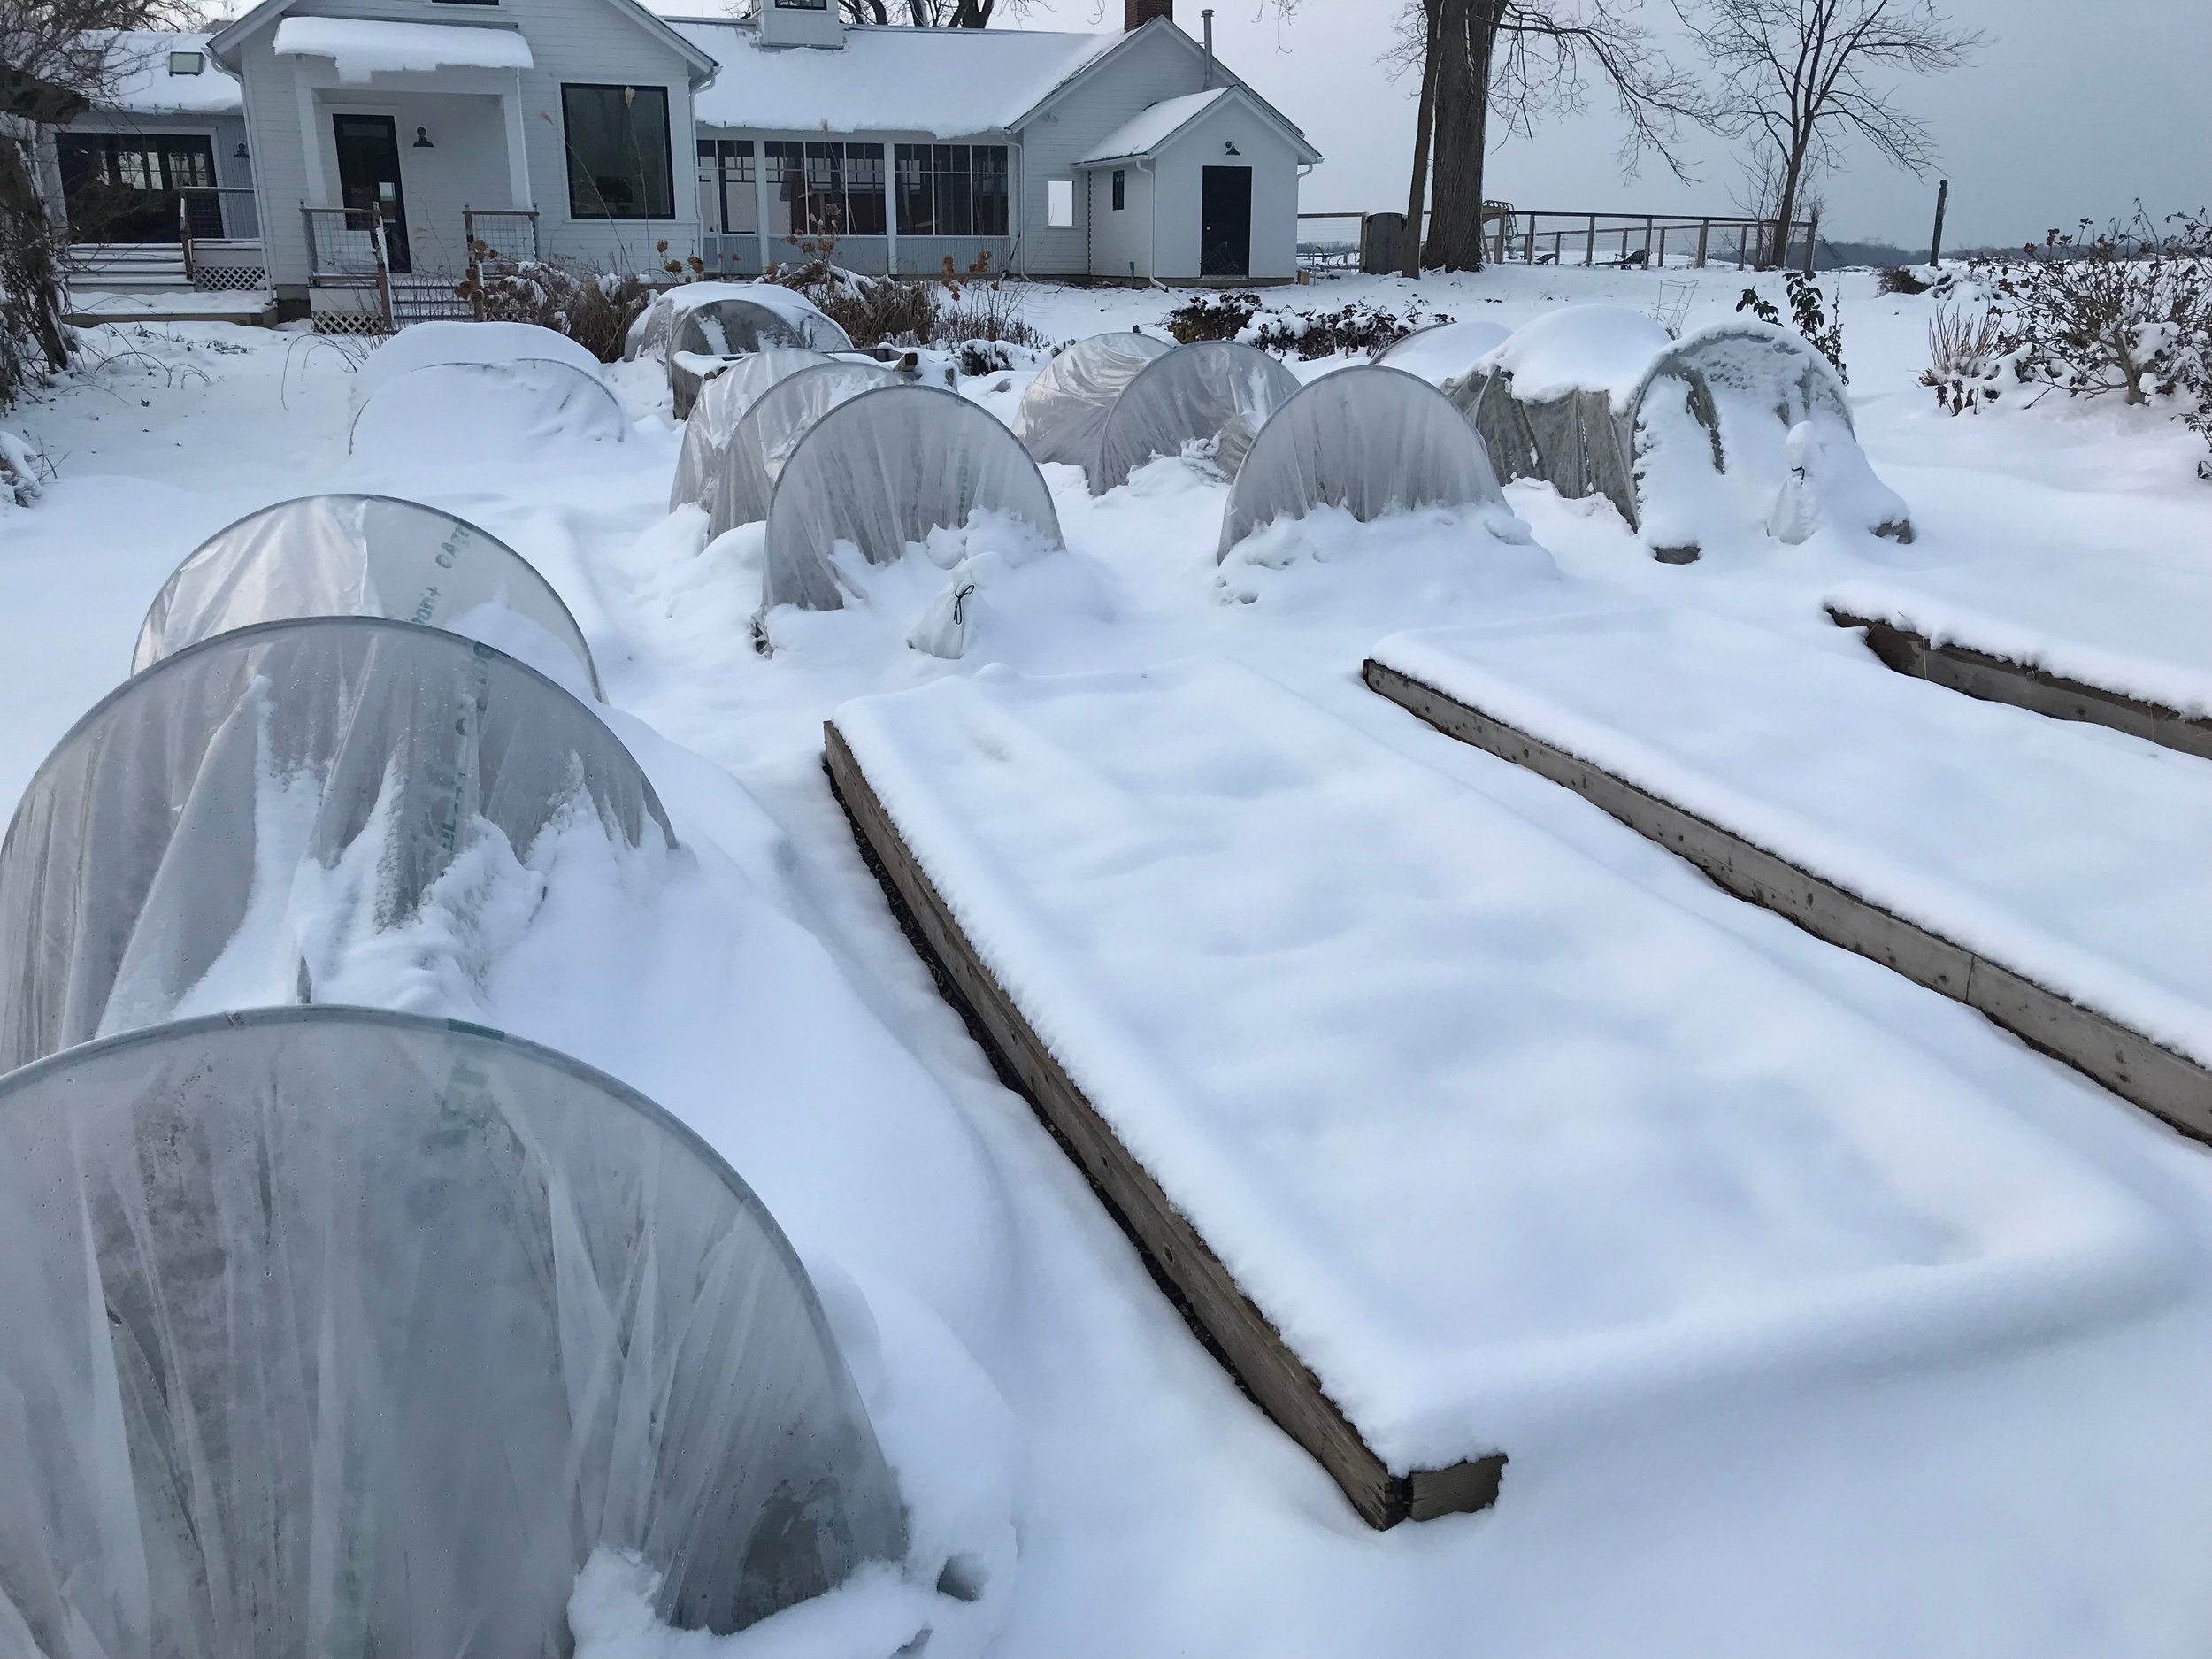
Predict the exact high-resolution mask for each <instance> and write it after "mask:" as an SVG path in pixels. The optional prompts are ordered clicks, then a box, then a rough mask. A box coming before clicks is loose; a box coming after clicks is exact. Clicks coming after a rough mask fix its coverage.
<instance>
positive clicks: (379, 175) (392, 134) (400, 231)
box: [330, 115, 415, 276]
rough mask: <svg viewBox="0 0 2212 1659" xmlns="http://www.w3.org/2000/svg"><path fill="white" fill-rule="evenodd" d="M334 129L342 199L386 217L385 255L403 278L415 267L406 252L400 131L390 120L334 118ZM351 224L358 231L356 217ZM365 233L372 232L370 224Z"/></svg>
mask: <svg viewBox="0 0 2212 1659" xmlns="http://www.w3.org/2000/svg"><path fill="white" fill-rule="evenodd" d="M330 125H331V133H332V135H333V137H334V138H335V139H336V140H337V144H338V199H339V201H340V203H341V204H342V205H344V206H346V207H350V208H357V209H360V210H362V211H364V212H375V213H379V214H381V215H382V216H383V219H384V251H385V254H386V256H387V257H388V258H389V259H390V261H391V265H392V269H393V271H394V272H395V273H398V274H400V275H403V276H404V275H405V274H407V273H409V272H411V271H412V270H413V269H414V268H415V262H414V260H413V258H412V257H411V256H410V255H409V253H408V249H407V198H406V197H405V196H403V195H402V194H401V192H400V184H399V129H398V127H396V126H395V125H394V124H393V121H392V118H391V117H390V116H388V115H334V116H332V117H331V118H330ZM346 224H347V227H348V228H349V229H350V228H352V227H353V225H354V217H353V215H352V214H350V213H349V214H348V215H347V216H346ZM361 228H362V229H364V230H366V229H367V228H368V222H367V220H366V219H363V220H362V221H361Z"/></svg>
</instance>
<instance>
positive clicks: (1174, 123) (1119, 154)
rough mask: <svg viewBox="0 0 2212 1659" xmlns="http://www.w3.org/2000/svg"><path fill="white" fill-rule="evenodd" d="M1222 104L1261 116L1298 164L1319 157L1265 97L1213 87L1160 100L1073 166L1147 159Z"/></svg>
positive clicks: (1167, 146) (1101, 164) (1304, 136)
mask: <svg viewBox="0 0 2212 1659" xmlns="http://www.w3.org/2000/svg"><path fill="white" fill-rule="evenodd" d="M1224 103H1234V104H1239V105H1240V106H1242V107H1243V108H1245V109H1248V110H1249V111H1251V112H1252V113H1253V114H1255V115H1256V116H1258V117H1260V119H1263V120H1266V121H1270V122H1271V123H1273V124H1274V125H1275V126H1276V127H1278V128H1279V129H1280V131H1281V133H1282V135H1283V137H1284V138H1285V139H1286V141H1287V142H1289V143H1290V145H1291V147H1292V148H1293V149H1294V150H1296V151H1297V152H1298V159H1299V160H1300V162H1301V163H1302V164H1304V165H1312V164H1313V163H1315V162H1317V161H1319V160H1320V159H1321V152H1320V151H1319V150H1316V149H1315V148H1314V147H1313V146H1312V145H1311V144H1310V143H1308V142H1306V135H1305V134H1303V133H1302V132H1300V131H1299V130H1298V129H1297V128H1296V127H1293V126H1292V125H1291V124H1290V123H1289V122H1288V121H1286V120H1285V119H1283V116H1282V112H1281V111H1279V110H1277V109H1276V108H1275V107H1274V106H1273V105H1272V104H1269V103H1268V102H1267V100H1266V99H1264V98H1262V97H1260V96H1256V94H1253V93H1250V92H1248V91H1246V90H1245V89H1244V88H1242V87H1216V88H1214V89H1213V90H1212V91H1210V92H1192V93H1187V94H1185V95H1184V96H1181V97H1179V98H1164V99H1162V100H1161V101H1160V102H1159V103H1157V104H1153V105H1152V106H1151V107H1150V108H1149V109H1148V110H1146V111H1144V113H1143V114H1141V115H1140V116H1138V117H1137V118H1136V119H1134V120H1133V121H1131V122H1130V123H1129V124H1128V125H1127V126H1125V127H1122V128H1121V129H1120V130H1119V131H1118V132H1115V133H1113V134H1110V135H1108V136H1107V137H1106V138H1105V139H1104V140H1103V141H1102V142H1100V144H1099V146H1098V148H1097V149H1095V150H1092V151H1091V152H1090V154H1088V155H1087V156H1083V157H1079V158H1078V160H1077V161H1076V164H1075V165H1077V166H1079V167H1102V166H1105V165H1110V163H1113V162H1117V161H1119V162H1130V161H1148V160H1150V159H1151V158H1152V157H1155V156H1156V155H1158V154H1159V153H1160V152H1161V151H1162V150H1166V149H1167V148H1169V147H1170V146H1171V145H1172V144H1173V143H1174V142H1176V140H1177V139H1178V138H1179V137H1180V136H1181V135H1182V134H1183V133H1184V132H1185V131H1187V129H1188V128H1190V127H1193V126H1194V125H1195V124H1196V123H1197V122H1198V121H1200V120H1202V119H1204V118H1205V117H1206V116H1208V115H1209V114H1210V113H1212V112H1213V111H1215V110H1216V109H1217V108H1219V107H1220V106H1221V105H1222V104H1224Z"/></svg>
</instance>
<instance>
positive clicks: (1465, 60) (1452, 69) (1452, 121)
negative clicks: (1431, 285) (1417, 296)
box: [1421, 0, 1497, 271]
mask: <svg viewBox="0 0 2212 1659" xmlns="http://www.w3.org/2000/svg"><path fill="white" fill-rule="evenodd" d="M1439 12H1440V18H1439V24H1438V28H1437V38H1436V46H1435V50H1434V52H1433V54H1432V55H1433V57H1434V58H1435V61H1436V114H1435V121H1436V180H1435V188H1434V196H1433V201H1432V206H1431V208H1430V218H1429V238H1428V243H1427V245H1426V246H1425V248H1424V249H1423V250H1422V253H1421V263H1422V264H1423V265H1425V266H1426V267H1428V268H1429V269H1431V270H1436V269H1442V270H1446V271H1474V270H1479V269H1480V268H1481V265H1482V163H1483V150H1484V146H1485V143H1486V138H1487V131H1486V129H1487V126H1488V119H1487V118H1488V114H1489V109H1488V98H1487V92H1488V81H1489V72H1490V45H1491V42H1492V41H1493V40H1494V38H1495V34H1496V27H1497V20H1496V0H1439Z"/></svg>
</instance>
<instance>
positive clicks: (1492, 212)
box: [1298, 202, 1820, 272]
mask: <svg viewBox="0 0 2212 1659" xmlns="http://www.w3.org/2000/svg"><path fill="white" fill-rule="evenodd" d="M1429 217H1430V216H1429V215H1427V214H1424V215H1423V216H1422V218H1423V220H1424V223H1425V222H1426V220H1427V219H1428V218H1429ZM1482 217H1483V226H1482V237H1483V250H1484V257H1486V258H1487V259H1489V260H1490V261H1491V262H1492V263H1494V264H1500V265H1504V264H1525V265H1593V266H1612V267H1615V268H1627V269H1636V268H1639V267H1650V268H1654V269H1656V268H1659V267H1662V266H1669V265H1673V266H1686V267H1688V268H1691V269H1702V268H1703V267H1705V266H1707V265H1715V264H1718V265H1734V266H1736V267H1737V268H1738V269H1742V268H1745V267H1747V266H1753V265H1763V264H1764V263H1766V261H1767V260H1768V258H1769V257H1770V254H1772V253H1773V251H1774V249H1773V242H1774V233H1775V231H1776V230H1777V229H1778V221H1777V220H1774V219H1755V218H1735V217H1722V218H1715V217H1713V216H1711V215H1709V214H1687V213H1591V212H1580V213H1568V212H1559V211H1552V210H1548V209H1540V210H1532V211H1523V210H1520V209H1517V208H1514V207H1512V206H1510V205H1509V204H1505V203H1502V202H1498V203H1486V204H1484V205H1483V214H1482ZM1371 221H1374V222H1373V223H1371ZM1819 230H1820V221H1819V220H1818V219H1792V220H1791V221H1790V223H1789V227H1788V234H1786V235H1785V236H1784V237H1783V238H1782V247H1783V250H1785V257H1787V256H1788V255H1795V256H1796V257H1797V259H1798V261H1799V262H1800V263H1801V265H1803V268H1804V269H1806V270H1808V271H1809V270H1811V269H1812V268H1813V246H1814V243H1815V242H1816V241H1817V239H1818V236H1819ZM1404 234H1405V216H1404V215H1403V214H1401V213H1301V214H1299V215H1298V264H1299V266H1300V267H1301V268H1302V269H1303V270H1307V271H1313V272H1326V271H1359V270H1370V271H1372V270H1396V269H1398V268H1400V266H1401V265H1402V258H1401V257H1384V258H1382V259H1380V260H1378V259H1377V257H1376V256H1377V255H1378V254H1380V253H1383V252H1384V250H1385V245H1386V243H1394V246H1393V247H1391V248H1390V250H1389V252H1390V253H1391V254H1393V255H1394V254H1395V253H1396V252H1397V250H1401V249H1402V248H1403V246H1404V243H1403V240H1402V238H1403V237H1404Z"/></svg>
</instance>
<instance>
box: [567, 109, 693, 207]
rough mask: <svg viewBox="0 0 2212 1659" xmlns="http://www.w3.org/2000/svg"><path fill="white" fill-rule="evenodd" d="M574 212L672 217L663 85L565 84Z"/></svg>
mask: <svg viewBox="0 0 2212 1659" xmlns="http://www.w3.org/2000/svg"><path fill="white" fill-rule="evenodd" d="M561 116H562V119H563V120H564V122H565V124H566V127H567V137H568V211H569V212H570V213H572V215H574V216H575V217H576V218H578V219H673V218H675V217H676V180H675V175H674V172H673V169H672V165H671V159H670V156H669V150H668V91H667V88H664V87H594V86H586V87H563V88H561Z"/></svg>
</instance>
